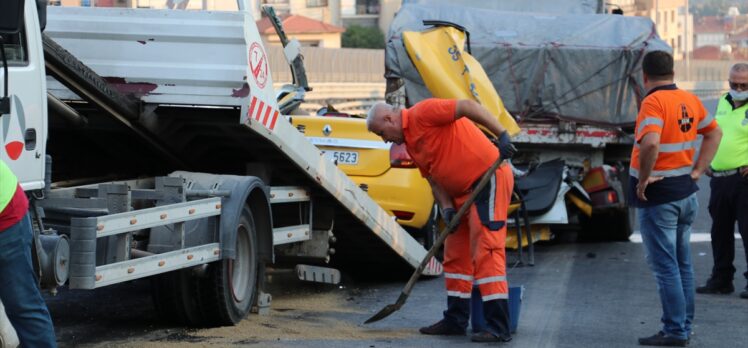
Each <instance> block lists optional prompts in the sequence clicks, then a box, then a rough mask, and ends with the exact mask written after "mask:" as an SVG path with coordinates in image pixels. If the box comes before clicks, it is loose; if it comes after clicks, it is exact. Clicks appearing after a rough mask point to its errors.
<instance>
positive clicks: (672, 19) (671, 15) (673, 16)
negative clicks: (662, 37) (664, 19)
mask: <svg viewBox="0 0 748 348" xmlns="http://www.w3.org/2000/svg"><path fill="white" fill-rule="evenodd" d="M670 21H672V22H675V10H672V11H670Z"/></svg>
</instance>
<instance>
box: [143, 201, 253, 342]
mask: <svg viewBox="0 0 748 348" xmlns="http://www.w3.org/2000/svg"><path fill="white" fill-rule="evenodd" d="M236 233H237V235H236V257H235V258H234V259H233V260H229V259H224V260H221V261H216V262H213V263H211V264H208V265H203V266H198V267H196V268H193V269H183V270H179V271H174V272H169V273H166V274H163V275H160V276H156V277H153V278H152V281H151V294H152V297H153V302H154V305H155V307H156V311H157V312H158V313H159V315H160V316H161V318H162V319H164V320H166V321H171V322H176V324H179V325H187V326H195V327H205V326H208V327H210V326H226V325H234V324H236V323H238V322H240V321H241V320H242V319H244V318H245V317H246V316H247V314H248V313H249V311H250V309H251V308H252V304H253V303H254V300H255V297H256V293H257V277H258V265H259V263H258V260H257V236H256V233H255V225H254V219H253V218H252V212H251V211H250V210H249V208H247V207H245V208H244V211H243V212H242V215H241V217H240V218H239V223H238V224H237V226H236Z"/></svg>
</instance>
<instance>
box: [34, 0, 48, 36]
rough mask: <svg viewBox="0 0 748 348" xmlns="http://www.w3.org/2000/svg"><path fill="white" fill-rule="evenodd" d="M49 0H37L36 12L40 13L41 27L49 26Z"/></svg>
mask: <svg viewBox="0 0 748 348" xmlns="http://www.w3.org/2000/svg"><path fill="white" fill-rule="evenodd" d="M48 3H49V0H36V13H37V14H39V29H40V30H41V31H44V28H46V27H47V4H48Z"/></svg>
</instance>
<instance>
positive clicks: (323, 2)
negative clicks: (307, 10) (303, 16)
mask: <svg viewBox="0 0 748 348" xmlns="http://www.w3.org/2000/svg"><path fill="white" fill-rule="evenodd" d="M325 6H327V0H306V7H325Z"/></svg>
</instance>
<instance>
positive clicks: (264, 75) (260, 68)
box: [249, 42, 268, 88]
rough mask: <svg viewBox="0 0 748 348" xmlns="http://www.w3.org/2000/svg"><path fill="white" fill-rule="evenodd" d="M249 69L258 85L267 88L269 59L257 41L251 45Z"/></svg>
mask: <svg viewBox="0 0 748 348" xmlns="http://www.w3.org/2000/svg"><path fill="white" fill-rule="evenodd" d="M249 70H250V71H251V72H252V76H254V78H255V82H257V86H259V87H260V88H265V83H266V82H267V81H268V60H267V57H266V56H265V51H263V50H262V47H261V46H260V45H259V44H258V43H257V42H255V43H253V44H252V46H250V47H249Z"/></svg>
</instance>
